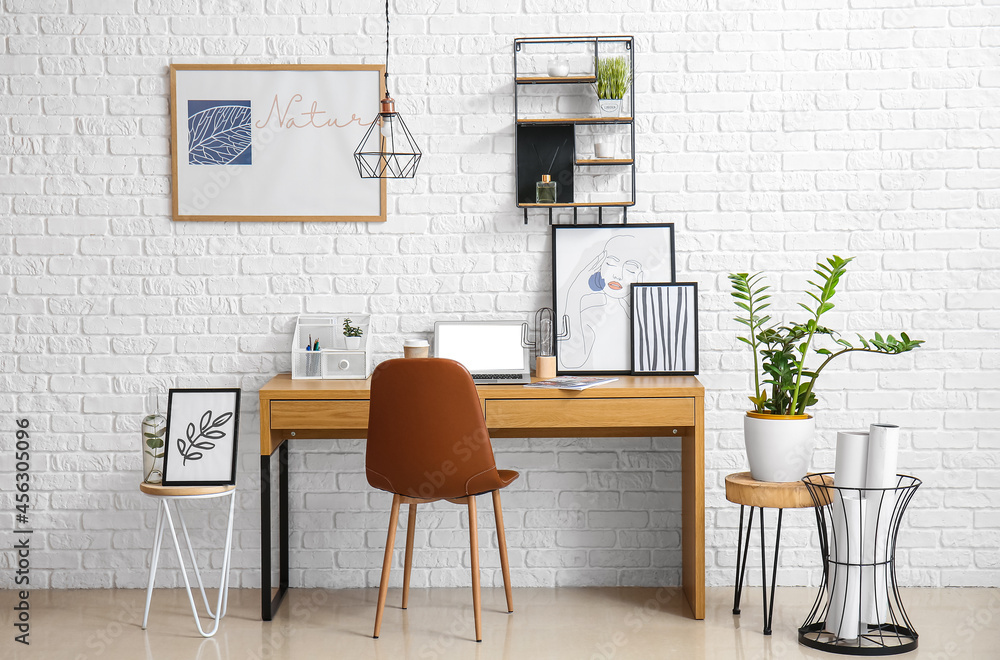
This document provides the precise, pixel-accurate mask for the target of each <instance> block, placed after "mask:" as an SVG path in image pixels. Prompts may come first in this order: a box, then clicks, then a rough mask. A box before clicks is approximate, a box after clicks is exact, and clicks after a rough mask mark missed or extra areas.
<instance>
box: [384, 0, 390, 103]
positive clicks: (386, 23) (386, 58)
mask: <svg viewBox="0 0 1000 660" xmlns="http://www.w3.org/2000/svg"><path fill="white" fill-rule="evenodd" d="M384 76H385V98H390V97H389V0H385V74H384Z"/></svg>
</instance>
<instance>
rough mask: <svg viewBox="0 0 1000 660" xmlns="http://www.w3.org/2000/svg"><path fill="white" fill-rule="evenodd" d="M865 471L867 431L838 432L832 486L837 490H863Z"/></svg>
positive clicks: (866, 467)
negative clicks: (835, 464) (837, 488)
mask: <svg viewBox="0 0 1000 660" xmlns="http://www.w3.org/2000/svg"><path fill="white" fill-rule="evenodd" d="M867 470H868V431H838V432H837V466H836V469H835V471H834V473H833V484H834V485H835V486H837V487H839V488H864V487H865V476H866V474H867Z"/></svg>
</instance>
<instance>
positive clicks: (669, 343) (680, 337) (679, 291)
mask: <svg viewBox="0 0 1000 660" xmlns="http://www.w3.org/2000/svg"><path fill="white" fill-rule="evenodd" d="M632 373H633V374H635V375H640V374H651V375H652V374H655V375H664V376H682V375H686V376H695V375H697V374H698V285H697V284H696V283H694V282H678V283H676V284H673V283H647V284H633V285H632Z"/></svg>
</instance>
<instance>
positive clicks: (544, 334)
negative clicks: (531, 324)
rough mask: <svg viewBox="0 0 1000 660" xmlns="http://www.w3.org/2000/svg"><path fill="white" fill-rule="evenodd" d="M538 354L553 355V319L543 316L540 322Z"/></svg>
mask: <svg viewBox="0 0 1000 660" xmlns="http://www.w3.org/2000/svg"><path fill="white" fill-rule="evenodd" d="M538 326H539V327H538V334H539V336H538V354H539V355H553V353H552V321H550V320H549V319H548V318H543V319H542V321H541V323H539V324H538Z"/></svg>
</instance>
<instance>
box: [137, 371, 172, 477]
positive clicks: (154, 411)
mask: <svg viewBox="0 0 1000 660" xmlns="http://www.w3.org/2000/svg"><path fill="white" fill-rule="evenodd" d="M145 407H146V413H147V414H146V416H145V417H143V418H142V425H141V429H140V435H141V441H142V480H143V482H145V483H147V484H158V483H160V482H161V481H162V480H163V451H164V448H163V444H164V442H163V436H164V434H165V433H166V431H167V419H166V418H165V417H164V416H163V415H161V414H160V397H159V396H158V393H157V390H156V388H155V387H150V388H149V389H148V390H146V406H145Z"/></svg>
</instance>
